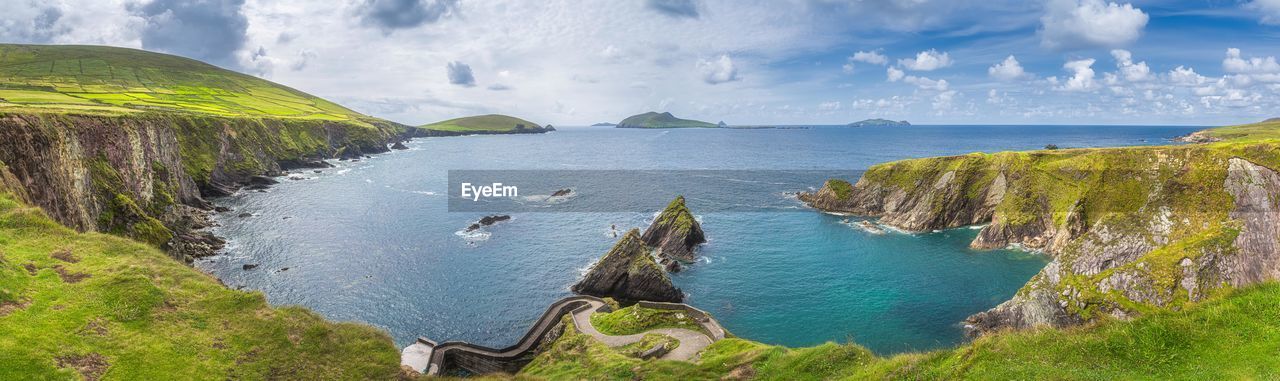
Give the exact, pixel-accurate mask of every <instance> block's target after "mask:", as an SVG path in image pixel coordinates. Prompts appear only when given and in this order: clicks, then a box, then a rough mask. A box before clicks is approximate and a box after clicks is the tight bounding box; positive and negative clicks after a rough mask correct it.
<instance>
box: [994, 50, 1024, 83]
mask: <svg viewBox="0 0 1280 381" xmlns="http://www.w3.org/2000/svg"><path fill="white" fill-rule="evenodd" d="M987 75H990V76H991V78H995V79H998V80H1001V81H1014V80H1018V79H1022V78H1027V77H1030V75H1028V74H1027V72H1026V71H1025V70H1023V69H1022V64H1020V63H1018V59H1017V58H1014V57H1013V56H1012V55H1010V56H1009V57H1006V58H1005V59H1004V61H1001V62H1000V63H997V64H995V65H992V66H991V67H989V68H987Z"/></svg>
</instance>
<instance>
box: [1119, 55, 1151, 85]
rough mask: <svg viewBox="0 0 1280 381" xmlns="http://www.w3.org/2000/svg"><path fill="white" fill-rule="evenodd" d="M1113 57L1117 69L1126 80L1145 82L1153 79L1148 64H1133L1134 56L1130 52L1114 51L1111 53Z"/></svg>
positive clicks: (1144, 62)
mask: <svg viewBox="0 0 1280 381" xmlns="http://www.w3.org/2000/svg"><path fill="white" fill-rule="evenodd" d="M1111 57H1114V58H1115V59H1116V68H1117V69H1119V70H1120V74H1121V76H1122V77H1123V78H1124V80H1126V81H1129V82H1143V81H1147V80H1150V79H1152V77H1151V68H1149V67H1147V62H1146V61H1143V62H1138V63H1133V54H1132V53H1130V52H1129V51H1128V50H1124V49H1114V50H1112V51H1111Z"/></svg>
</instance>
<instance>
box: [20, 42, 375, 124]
mask: <svg viewBox="0 0 1280 381" xmlns="http://www.w3.org/2000/svg"><path fill="white" fill-rule="evenodd" d="M6 110H8V111H17V112H76V113H95V114H114V115H119V114H130V113H136V112H140V111H149V110H160V111H168V112H173V111H177V112H191V113H201V114H212V115H219V116H249V117H274V118H299V119H318V120H335V121H358V120H360V119H364V118H368V117H367V116H364V115H362V114H360V113H357V112H355V111H352V110H350V109H347V108H345V107H342V106H339V105H337V104H335V103H333V102H329V101H326V100H324V99H320V98H318V97H315V96H313V95H310V94H307V93H304V92H301V91H298V90H294V89H292V88H289V87H286V86H283V85H280V84H277V83H273V82H270V81H267V80H264V79H261V78H257V77H253V76H249V75H245V74H241V73H237V72H234V71H231V70H226V69H222V68H219V67H217V66H213V65H209V64H206V63H203V62H200V61H196V60H192V59H187V58H182V57H178V56H173V55H168V54H160V53H153V52H147V51H142V50H136V49H127V48H116V47H107V46H76V45H11V44H0V112H2V111H6Z"/></svg>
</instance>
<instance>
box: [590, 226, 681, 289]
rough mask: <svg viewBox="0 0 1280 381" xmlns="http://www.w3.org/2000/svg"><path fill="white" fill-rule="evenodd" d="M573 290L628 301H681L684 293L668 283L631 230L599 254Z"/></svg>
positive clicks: (634, 230) (638, 231) (638, 235)
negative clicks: (603, 252) (606, 250)
mask: <svg viewBox="0 0 1280 381" xmlns="http://www.w3.org/2000/svg"><path fill="white" fill-rule="evenodd" d="M572 290H573V292H575V293H579V294H583V295H592V296H598V297H602V298H603V297H611V298H615V299H620V300H627V301H639V300H648V301H655V302H676V303H678V302H680V301H682V300H684V293H683V292H681V291H680V289H679V288H676V286H675V285H673V284H672V283H671V279H670V278H668V277H667V273H666V272H664V271H663V270H662V267H660V266H659V265H658V263H657V262H655V261H654V260H653V257H652V256H650V254H649V248H648V247H646V246H645V244H644V241H643V240H642V239H641V238H640V230H639V229H631V231H628V232H627V234H625V235H623V236H622V239H620V240H618V243H617V244H615V245H613V248H612V249H610V250H609V252H608V253H606V254H605V255H604V257H601V258H600V260H599V261H597V262H596V263H595V265H593V266H591V270H590V271H588V272H587V275H586V276H585V277H583V278H582V280H580V281H578V283H577V284H574V285H573V288H572Z"/></svg>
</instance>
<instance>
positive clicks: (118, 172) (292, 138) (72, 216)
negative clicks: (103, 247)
mask: <svg viewBox="0 0 1280 381" xmlns="http://www.w3.org/2000/svg"><path fill="white" fill-rule="evenodd" d="M376 123H377V124H374V125H357V124H352V123H346V122H340V121H313V120H289V119H259V118H233V117H217V116H204V115H195V114H177V113H170V114H160V113H141V114H130V115H74V114H59V113H23V114H10V113H0V162H3V163H5V164H6V165H7V166H8V167H9V171H10V172H11V173H12V174H13V177H14V178H15V179H16V180H17V181H18V182H19V183H21V184H22V187H21V188H22V189H23V190H24V191H25V192H26V193H27V194H28V196H29V199H30V200H31V202H32V203H33V204H35V205H37V206H40V207H41V208H43V209H45V210H46V211H48V213H49V215H50V216H51V217H53V218H54V219H55V220H57V221H58V222H60V223H62V224H64V225H67V226H70V227H73V228H75V229H77V230H80V231H101V232H109V233H114V234H119V235H123V236H127V237H130V238H135V239H138V240H141V241H143V242H147V243H151V244H153V245H157V246H160V247H162V248H165V249H169V250H170V251H171V253H172V254H173V255H174V256H175V257H177V258H180V259H184V260H187V261H190V260H191V259H192V258H193V257H197V256H200V255H207V254H210V253H211V251H212V250H213V249H216V248H217V247H216V246H217V243H216V240H214V239H212V237H210V236H207V235H204V234H195V233H191V231H192V230H195V229H199V228H202V227H204V226H206V225H207V224H208V223H207V221H204V216H203V213H201V212H200V211H199V210H200V209H205V208H208V207H209V204H208V203H207V202H206V201H205V199H204V198H205V197H213V196H222V195H227V194H230V193H231V192H234V191H235V189H237V188H238V187H240V186H241V185H243V184H244V183H246V182H247V181H249V179H250V178H251V177H252V176H255V175H264V174H266V175H271V174H279V173H281V171H282V170H285V169H289V168H292V167H298V166H305V165H308V164H309V163H313V162H315V161H316V160H319V159H325V158H333V157H342V156H345V157H352V156H356V155H362V154H367V153H374V152H385V151H387V148H386V144H387V143H388V142H391V141H393V140H396V139H398V137H397V136H398V134H400V133H401V132H400V130H399V129H398V126H396V125H394V124H391V123H389V122H376ZM175 238H178V239H177V240H175Z"/></svg>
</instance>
